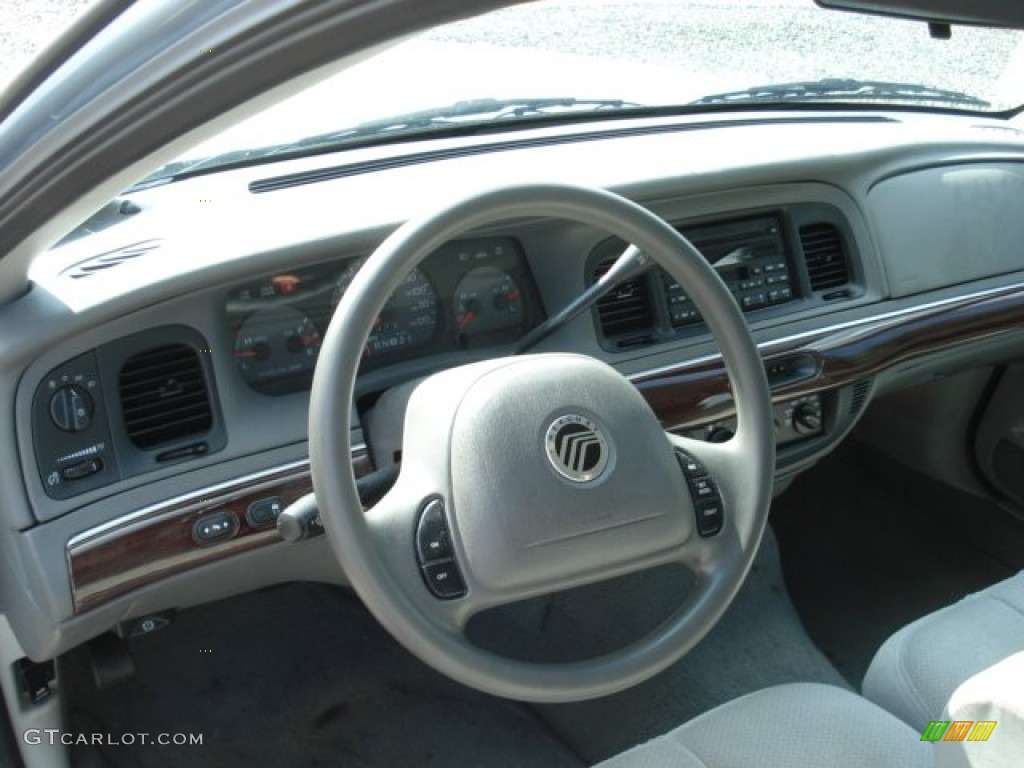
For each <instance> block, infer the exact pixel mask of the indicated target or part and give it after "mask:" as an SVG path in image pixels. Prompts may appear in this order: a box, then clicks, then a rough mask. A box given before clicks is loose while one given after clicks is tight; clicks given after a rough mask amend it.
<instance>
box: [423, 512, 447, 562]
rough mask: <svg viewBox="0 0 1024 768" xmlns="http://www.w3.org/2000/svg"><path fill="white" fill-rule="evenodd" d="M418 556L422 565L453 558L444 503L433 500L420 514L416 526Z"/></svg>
mask: <svg viewBox="0 0 1024 768" xmlns="http://www.w3.org/2000/svg"><path fill="white" fill-rule="evenodd" d="M416 555H417V557H418V558H419V561H420V563H431V562H434V561H436V560H444V559H447V558H450V557H451V556H452V543H451V537H450V536H449V534H448V523H447V522H446V521H445V519H444V503H443V502H442V501H441V500H440V499H431V500H430V501H428V502H427V504H426V506H425V507H423V511H422V512H421V513H420V521H419V524H418V525H417V526H416Z"/></svg>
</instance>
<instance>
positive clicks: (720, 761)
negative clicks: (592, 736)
mask: <svg viewBox="0 0 1024 768" xmlns="http://www.w3.org/2000/svg"><path fill="white" fill-rule="evenodd" d="M931 765H932V750H931V745H930V744H927V743H924V742H922V741H921V735H920V733H916V732H915V731H914V730H912V729H911V728H910V727H909V726H907V725H906V724H905V723H903V722H900V721H899V720H897V719H896V718H895V717H893V716H892V715H890V714H889V713H888V712H886V711H885V710H883V709H880V708H879V707H877V706H875V705H874V704H872V703H871V702H869V701H867V700H865V699H863V698H861V697H860V696H857V695H856V694H854V693H851V692H849V691H846V690H844V689H842V688H837V687H835V686H830V685H820V684H817V683H794V684H791V685H780V686H776V687H774V688H766V689H764V690H761V691H757V692H756V693H751V694H749V695H747V696H743V697H741V698H738V699H735V700H733V701H730V702H728V703H727V704H723V705H722V706H720V707H716V708H715V709H713V710H711V711H710V712H706V713H705V714H703V715H701V716H700V717H698V718H696V719H694V720H691V721H690V722H688V723H686V724H684V725H682V726H680V727H679V728H676V729H675V730H674V731H671V732H670V733H667V734H665V735H664V736H660V737H658V738H656V739H653V740H652V741H649V742H647V743H646V744H642V745H640V746H638V747H634V748H633V749H631V750H629V751H627V752H623V753H622V754H620V755H617V756H615V757H613V758H612V759H611V760H608V761H606V762H604V763H601V766H602V768H753V767H754V766H758V767H759V768H804V767H805V766H806V768H811V767H812V766H813V767H814V768H820V767H821V766H830V768H843V766H857V768H863V767H864V766H872V768H885V766H900V768H915V766H921V767H922V768H923V767H924V766H931Z"/></svg>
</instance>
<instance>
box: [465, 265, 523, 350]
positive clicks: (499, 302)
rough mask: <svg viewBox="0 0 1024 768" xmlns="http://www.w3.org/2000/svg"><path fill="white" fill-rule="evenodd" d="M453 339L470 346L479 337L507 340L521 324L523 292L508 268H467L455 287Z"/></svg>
mask: <svg viewBox="0 0 1024 768" xmlns="http://www.w3.org/2000/svg"><path fill="white" fill-rule="evenodd" d="M454 308H455V327H456V340H457V341H458V343H459V345H460V346H466V347H468V346H471V345H472V344H473V343H474V342H475V341H476V340H478V339H479V338H482V337H486V338H488V339H494V340H500V339H502V338H503V337H508V339H509V340H511V339H514V338H516V337H518V335H519V333H520V331H521V330H522V327H523V321H524V315H525V311H524V306H523V292H522V289H521V288H520V287H519V284H518V283H517V282H516V280H515V278H514V277H512V275H510V274H509V273H508V272H506V271H505V270H503V269H500V268H498V267H493V266H480V267H474V268H473V269H471V270H470V271H469V272H467V273H466V274H465V275H464V276H463V278H462V279H461V280H460V281H459V284H458V285H457V286H456V287H455V301H454Z"/></svg>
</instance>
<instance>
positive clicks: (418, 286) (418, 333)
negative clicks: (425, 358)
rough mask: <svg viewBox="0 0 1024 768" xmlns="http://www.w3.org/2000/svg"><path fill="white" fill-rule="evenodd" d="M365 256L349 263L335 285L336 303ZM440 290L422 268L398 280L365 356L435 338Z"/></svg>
mask: <svg viewBox="0 0 1024 768" xmlns="http://www.w3.org/2000/svg"><path fill="white" fill-rule="evenodd" d="M363 261H364V259H360V260H358V261H354V262H352V263H351V264H349V265H348V267H347V268H346V269H345V271H344V272H342V273H341V275H340V276H339V277H338V280H337V282H336V283H335V285H334V297H333V304H334V306H335V307H337V306H338V303H339V302H340V301H341V297H342V296H344V295H345V291H346V290H348V287H349V285H351V284H352V278H354V277H355V275H356V272H358V271H359V268H360V267H361V266H362V265H363ZM437 304H438V301H437V293H436V292H435V291H434V287H433V286H432V285H431V284H430V281H429V280H427V278H426V276H425V275H424V274H423V272H422V271H420V270H419V269H413V270H412V271H411V272H410V273H409V274H407V275H406V276H405V277H404V278H403V279H402V282H401V283H399V284H398V287H397V288H396V289H395V292H394V293H393V294H391V298H389V299H388V301H387V303H386V304H385V305H384V308H383V309H382V310H381V311H380V314H379V315H377V319H376V320H375V321H374V324H373V329H372V330H371V331H370V337H369V338H368V339H367V340H366V351H365V352H364V357H365V359H367V360H372V359H374V358H376V357H383V356H390V355H393V354H398V353H401V352H403V351H405V350H409V349H415V348H416V347H421V346H424V345H426V344H429V343H430V342H432V341H433V340H434V338H435V336H436V333H437V323H438V309H437Z"/></svg>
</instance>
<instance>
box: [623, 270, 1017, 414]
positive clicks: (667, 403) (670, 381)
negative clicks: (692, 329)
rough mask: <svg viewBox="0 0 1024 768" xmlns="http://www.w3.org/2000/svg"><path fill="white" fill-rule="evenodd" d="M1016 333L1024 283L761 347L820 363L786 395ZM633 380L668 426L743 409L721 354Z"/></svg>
mask: <svg viewBox="0 0 1024 768" xmlns="http://www.w3.org/2000/svg"><path fill="white" fill-rule="evenodd" d="M1012 332H1021V333H1024V287H1022V286H1014V287H1012V288H1007V289H1005V290H1002V291H993V292H990V293H986V294H979V295H975V296H967V297H964V298H963V299H961V300H953V301H948V302H941V303H936V304H934V305H930V306H925V307H922V308H921V309H919V310H908V311H906V312H899V313H893V314H892V315H890V316H885V317H881V318H877V319H874V320H871V319H869V320H865V321H863V322H858V323H853V324H849V325H847V326H843V327H840V328H832V329H823V330H822V331H821V332H820V333H810V334H804V335H802V336H800V337H797V338H794V339H782V340H780V341H776V342H769V343H767V344H762V345H761V346H760V350H761V356H762V357H763V358H764V360H765V364H766V365H768V364H770V363H772V362H776V361H779V360H782V359H784V358H786V357H788V356H790V355H794V354H797V353H800V354H807V355H811V356H813V357H814V358H815V359H816V360H817V362H818V373H817V375H814V376H811V377H809V378H807V379H804V380H801V381H796V382H794V383H792V384H788V385H781V386H778V387H773V389H772V398H773V399H774V400H776V401H778V400H788V399H791V398H796V397H801V396H803V395H809V394H813V393H815V392H822V391H825V390H830V389H835V388H837V387H842V386H846V385H848V384H853V383H854V382H856V381H859V380H861V379H864V378H867V377H870V376H874V375H876V374H878V373H881V372H882V371H884V370H886V369H888V368H892V367H894V366H896V365H899V364H901V363H905V362H908V361H911V360H914V359H916V358H920V357H925V356H928V355H933V354H937V353H941V352H944V351H947V350H951V349H954V348H955V347H958V346H960V345H963V344H967V343H970V342H977V341H984V340H989V339H994V338H996V337H1000V336H1004V335H1006V334H1009V333H1012ZM633 383H634V384H635V385H636V387H637V389H639V390H640V393H641V394H642V395H643V396H644V398H645V399H646V400H647V402H648V403H649V404H650V405H651V407H652V408H653V409H654V412H655V413H656V414H657V416H658V418H659V419H660V420H661V423H662V425H663V426H664V427H665V428H666V429H684V428H690V427H695V426H699V425H702V424H707V423H708V422H711V421H716V420H719V419H723V418H728V417H729V416H732V415H734V414H735V408H734V406H733V402H732V394H731V390H730V386H729V378H728V376H727V374H726V371H725V366H724V364H723V362H722V359H721V358H720V357H717V356H716V357H714V358H705V359H703V360H700V361H697V362H695V363H690V364H687V363H681V364H680V365H679V366H676V367H673V368H671V369H668V370H662V371H658V372H656V373H652V374H647V375H641V376H639V377H637V378H635V379H634V380H633Z"/></svg>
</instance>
